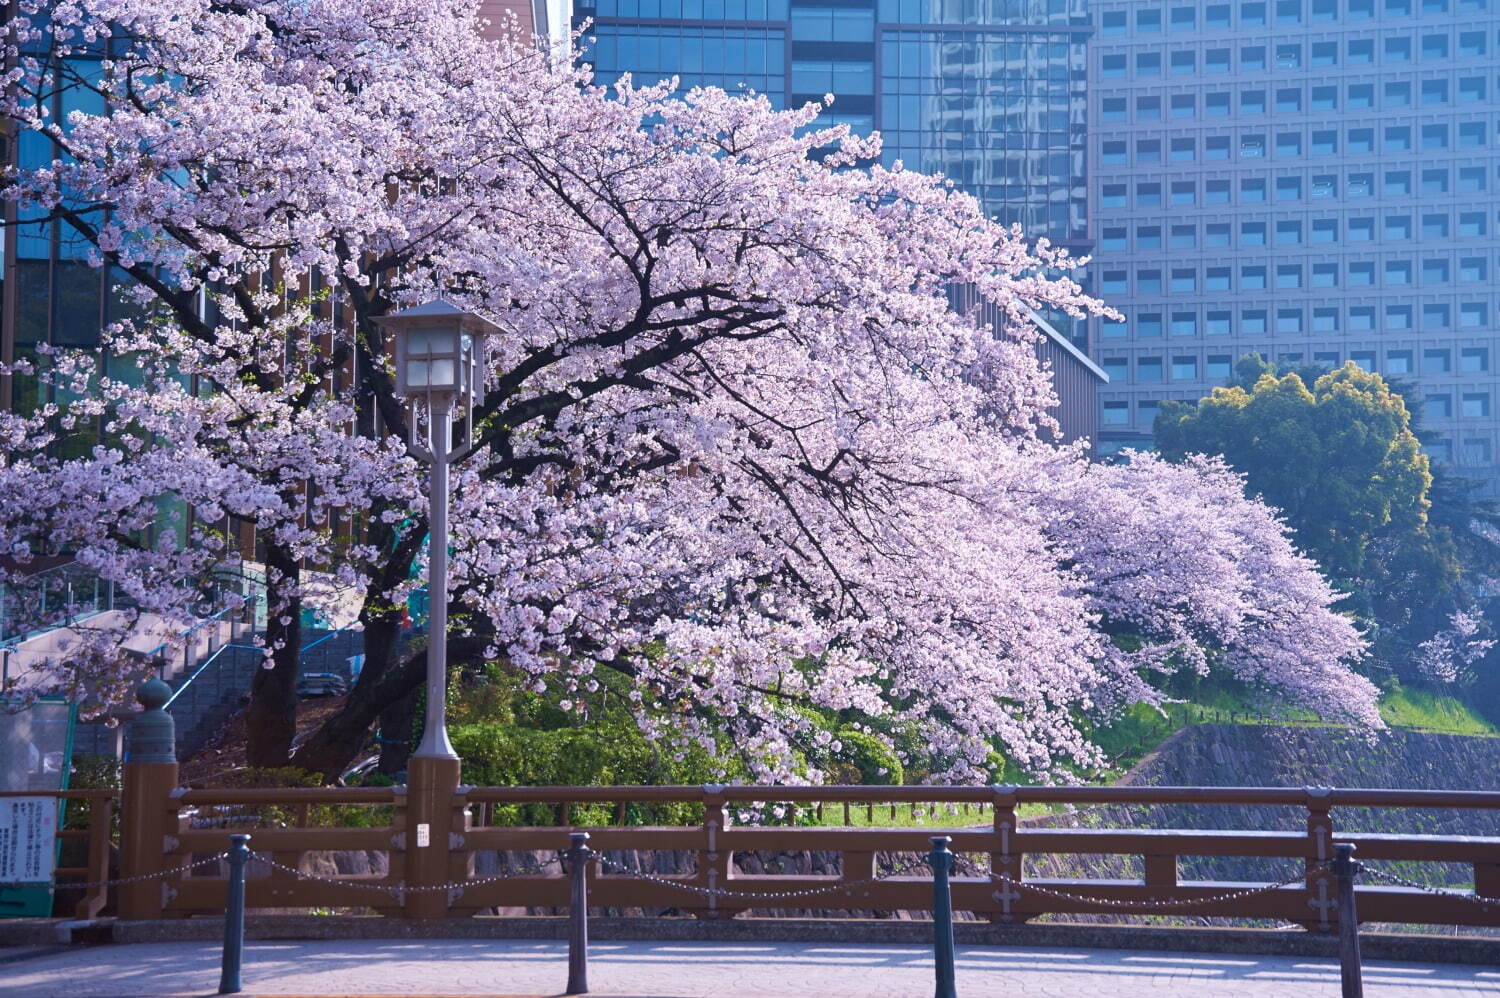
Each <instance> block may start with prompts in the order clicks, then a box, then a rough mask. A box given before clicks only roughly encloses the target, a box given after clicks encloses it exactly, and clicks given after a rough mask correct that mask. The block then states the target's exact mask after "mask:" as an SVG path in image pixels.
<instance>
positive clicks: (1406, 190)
mask: <svg viewBox="0 0 1500 998" xmlns="http://www.w3.org/2000/svg"><path fill="white" fill-rule="evenodd" d="M1410 193H1411V171H1410V170H1387V171H1385V195H1386V197H1392V196H1399V197H1405V196H1406V195H1408V194H1410Z"/></svg>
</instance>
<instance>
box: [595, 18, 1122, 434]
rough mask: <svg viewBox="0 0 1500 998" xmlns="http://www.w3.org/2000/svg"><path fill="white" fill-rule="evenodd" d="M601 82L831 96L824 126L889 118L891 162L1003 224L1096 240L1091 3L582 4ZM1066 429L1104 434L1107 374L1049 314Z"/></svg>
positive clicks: (1083, 335)
mask: <svg viewBox="0 0 1500 998" xmlns="http://www.w3.org/2000/svg"><path fill="white" fill-rule="evenodd" d="M576 12H577V16H578V23H580V24H581V23H582V20H583V19H584V18H589V19H591V20H592V22H593V27H592V28H591V29H590V31H589V36H590V38H591V43H590V45H589V47H588V50H587V56H586V57H587V58H588V59H589V60H590V61H591V62H592V64H593V66H594V68H595V70H596V72H597V73H598V76H599V78H600V80H601V81H602V82H606V83H608V82H612V81H614V80H615V79H618V78H619V76H620V75H621V74H623V73H630V74H632V75H633V76H634V78H635V79H636V80H637V81H639V82H650V83H654V82H656V81H657V80H660V79H663V78H666V77H670V76H677V77H679V78H680V81H681V86H682V87H683V89H687V88H690V87H693V86H718V87H723V88H724V89H726V90H730V91H735V90H737V89H739V88H741V87H743V88H747V89H751V90H755V91H756V92H758V93H762V94H765V95H766V96H767V97H769V98H770V99H771V101H772V102H773V103H774V104H775V105H776V106H777V107H795V106H799V105H801V104H804V103H806V102H808V101H821V100H822V99H823V95H824V94H827V93H832V94H834V95H835V97H836V100H835V102H834V104H833V106H832V108H831V109H830V110H829V111H828V112H825V117H826V119H827V120H828V121H830V122H847V123H848V124H849V125H850V126H852V127H853V128H854V129H855V130H857V131H860V132H866V131H869V130H870V129H879V130H880V132H881V134H882V136H883V137H884V139H885V151H884V158H885V161H886V162H887V163H892V162H895V161H896V160H900V161H901V162H903V163H904V164H905V165H906V166H907V167H908V168H910V169H916V170H921V171H924V172H928V173H943V174H945V175H946V176H948V177H951V178H952V179H954V180H955V181H957V182H958V184H959V185H960V186H961V187H963V188H964V189H965V190H967V191H969V192H970V193H972V194H974V195H975V196H976V197H978V198H979V199H980V201H981V202H982V203H983V205H984V207H985V209H986V210H987V211H988V212H989V213H990V215H991V216H992V217H994V218H995V219H997V220H999V221H1001V222H1004V223H1007V224H1009V223H1012V222H1016V223H1020V225H1021V226H1022V227H1023V228H1024V229H1025V231H1026V233H1027V234H1028V235H1029V236H1047V237H1048V238H1050V239H1051V240H1052V241H1053V242H1054V243H1057V244H1060V245H1065V246H1068V247H1070V248H1071V249H1073V250H1074V251H1075V252H1078V253H1087V252H1088V251H1089V249H1090V242H1089V233H1088V206H1087V199H1088V190H1087V169H1086V132H1085V112H1086V109H1087V94H1086V92H1085V88H1084V82H1085V69H1086V63H1087V51H1086V45H1087V41H1088V36H1089V30H1090V29H1089V24H1088V18H1087V15H1086V13H1085V9H1084V3H1083V0H579V2H578V5H577V7H576ZM1039 328H1041V329H1042V332H1043V336H1044V341H1043V343H1042V344H1041V345H1040V346H1039V348H1038V353H1039V355H1040V356H1041V357H1042V358H1043V359H1044V360H1045V361H1046V362H1047V363H1049V364H1050V365H1051V366H1052V369H1053V373H1054V384H1055V386H1056V387H1057V389H1058V394H1059V397H1060V399H1061V401H1062V405H1061V406H1060V407H1059V411H1058V413H1057V416H1058V418H1059V421H1060V423H1061V424H1062V425H1063V426H1064V428H1065V432H1066V433H1067V434H1068V435H1069V436H1070V438H1072V437H1076V436H1086V437H1090V438H1092V437H1094V436H1095V426H1096V421H1097V412H1098V409H1097V406H1096V403H1095V399H1094V393H1095V390H1096V389H1097V387H1098V386H1099V385H1100V384H1101V383H1102V382H1103V381H1104V377H1103V372H1102V371H1101V370H1100V369H1099V368H1098V367H1096V366H1095V365H1094V364H1093V363H1091V362H1090V361H1089V359H1088V357H1087V355H1086V354H1087V350H1088V345H1087V344H1088V330H1087V326H1086V324H1083V323H1079V324H1074V323H1073V322H1072V321H1071V320H1069V319H1068V318H1067V317H1066V316H1048V317H1047V320H1046V321H1044V322H1041V323H1040V324H1039Z"/></svg>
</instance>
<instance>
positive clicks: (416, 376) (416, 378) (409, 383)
mask: <svg viewBox="0 0 1500 998" xmlns="http://www.w3.org/2000/svg"><path fill="white" fill-rule="evenodd" d="M429 365H430V362H429V361H425V360H416V359H408V360H407V362H406V387H407V388H409V389H410V388H426V387H427V380H428V370H427V369H428V367H429Z"/></svg>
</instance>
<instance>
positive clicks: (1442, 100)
mask: <svg viewBox="0 0 1500 998" xmlns="http://www.w3.org/2000/svg"><path fill="white" fill-rule="evenodd" d="M1422 103H1423V104H1446V103H1448V81H1447V80H1423V81H1422Z"/></svg>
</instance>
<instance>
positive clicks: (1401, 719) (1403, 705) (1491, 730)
mask: <svg viewBox="0 0 1500 998" xmlns="http://www.w3.org/2000/svg"><path fill="white" fill-rule="evenodd" d="M1380 716H1381V717H1382V718H1384V720H1385V723H1386V724H1389V725H1390V726H1391V727H1393V728H1411V729H1414V730H1416V731H1433V732H1438V733H1441V734H1450V735H1500V728H1497V727H1496V726H1495V725H1494V724H1491V723H1490V722H1489V721H1486V720H1485V719H1484V718H1482V717H1480V716H1479V715H1478V714H1476V713H1475V712H1474V711H1473V709H1471V708H1470V707H1469V706H1468V705H1467V704H1465V703H1463V702H1462V701H1460V700H1458V699H1456V698H1454V697H1449V696H1441V695H1438V694H1435V693H1428V692H1426V691H1423V690H1410V689H1399V688H1398V689H1396V690H1393V691H1392V692H1390V693H1388V694H1386V695H1385V696H1384V697H1382V698H1381V700H1380Z"/></svg>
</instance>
